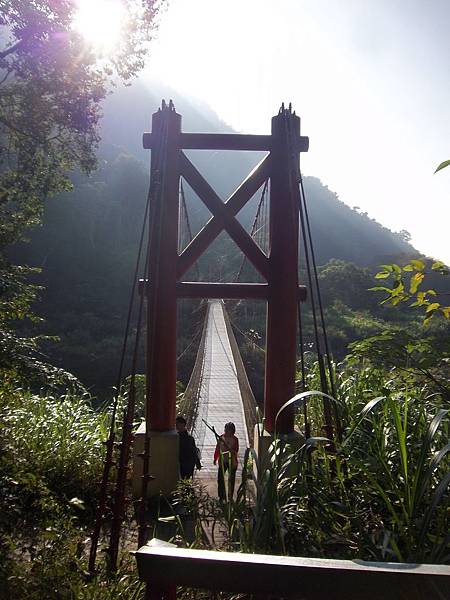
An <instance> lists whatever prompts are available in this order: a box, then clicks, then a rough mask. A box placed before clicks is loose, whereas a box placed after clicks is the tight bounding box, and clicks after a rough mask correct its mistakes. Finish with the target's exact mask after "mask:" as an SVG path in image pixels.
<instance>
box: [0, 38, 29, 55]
mask: <svg viewBox="0 0 450 600" xmlns="http://www.w3.org/2000/svg"><path fill="white" fill-rule="evenodd" d="M26 41H28V38H23V39H21V40H19V41H18V42H16V43H15V44H13V45H12V46H10V47H9V48H6V49H5V50H3V51H2V52H0V59H3V58H6V57H7V56H8V55H9V54H12V53H13V52H15V51H16V50H18V49H19V48H20V47H21V46H23V45H24V44H25V42H26Z"/></svg>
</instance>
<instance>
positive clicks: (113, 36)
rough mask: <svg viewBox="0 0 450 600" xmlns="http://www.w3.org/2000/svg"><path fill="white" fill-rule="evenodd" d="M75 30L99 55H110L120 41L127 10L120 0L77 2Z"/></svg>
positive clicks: (80, 0) (74, 21)
mask: <svg viewBox="0 0 450 600" xmlns="http://www.w3.org/2000/svg"><path fill="white" fill-rule="evenodd" d="M77 4H78V9H77V11H76V13H75V16H74V19H73V28H74V30H75V31H77V32H78V33H79V34H80V35H82V36H83V37H84V38H85V40H86V41H87V42H88V43H89V44H90V45H91V46H92V47H93V49H94V50H95V52H97V53H98V54H102V55H105V54H109V53H110V52H111V51H112V50H113V49H114V47H115V46H116V45H117V43H118V42H119V41H120V37H121V34H122V27H123V21H124V15H125V9H124V7H123V4H122V3H121V2H120V0H77Z"/></svg>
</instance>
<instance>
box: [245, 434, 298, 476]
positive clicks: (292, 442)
mask: <svg viewBox="0 0 450 600" xmlns="http://www.w3.org/2000/svg"><path fill="white" fill-rule="evenodd" d="M278 439H279V440H282V441H283V442H284V443H285V444H287V445H289V446H290V447H291V448H292V449H293V450H294V451H295V450H298V448H300V447H301V446H302V445H303V444H304V443H305V436H304V435H303V434H302V433H300V432H299V431H293V432H292V433H284V434H278ZM254 440H255V452H256V454H257V456H258V465H254V469H255V473H254V474H255V477H258V472H257V471H258V467H259V471H260V472H261V473H263V472H264V471H266V469H269V468H270V454H269V449H270V446H271V444H272V442H273V440H274V435H273V433H269V432H268V431H266V430H265V429H264V430H263V431H262V432H261V433H259V427H258V425H255V435H254ZM292 468H293V469H294V468H296V465H295V463H293V464H292Z"/></svg>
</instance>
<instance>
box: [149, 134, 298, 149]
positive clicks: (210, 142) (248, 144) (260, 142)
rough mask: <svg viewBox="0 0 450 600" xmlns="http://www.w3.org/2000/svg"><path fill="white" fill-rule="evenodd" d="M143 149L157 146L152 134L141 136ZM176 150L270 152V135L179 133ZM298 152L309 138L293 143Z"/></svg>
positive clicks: (156, 139)
mask: <svg viewBox="0 0 450 600" xmlns="http://www.w3.org/2000/svg"><path fill="white" fill-rule="evenodd" d="M142 143H143V145H144V148H146V149H147V150H152V149H153V148H154V147H156V146H157V144H158V138H157V136H155V135H154V134H153V133H144V134H143V136H142ZM175 143H176V145H177V147H178V148H180V149H181V148H183V149H185V150H250V151H251V150H253V151H267V150H272V136H270V135H242V134H238V133H180V135H179V136H178V138H177V139H176V140H175ZM294 146H295V147H296V148H297V150H298V152H307V151H308V148H309V138H307V137H305V136H299V137H298V138H297V139H296V140H295V141H294Z"/></svg>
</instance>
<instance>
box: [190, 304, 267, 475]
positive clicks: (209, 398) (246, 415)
mask: <svg viewBox="0 0 450 600" xmlns="http://www.w3.org/2000/svg"><path fill="white" fill-rule="evenodd" d="M200 356H201V369H200V376H199V377H198V379H197V381H192V383H191V382H190V384H189V385H188V389H187V390H186V393H187V394H189V393H192V390H189V386H192V385H194V386H196V387H197V389H196V393H195V398H196V401H195V403H194V404H193V411H192V413H193V414H192V415H191V429H192V434H193V435H194V438H195V440H196V442H197V446H198V448H199V449H200V451H201V455H202V464H203V468H202V470H201V471H200V472H197V475H196V477H197V478H199V479H203V480H206V479H209V480H210V479H215V478H216V476H217V467H216V466H214V465H213V457H214V449H215V446H216V439H215V436H214V434H213V432H212V431H211V430H210V429H208V427H207V426H206V424H205V422H204V421H207V423H208V424H210V425H214V427H215V429H216V431H217V432H218V433H219V434H221V433H223V427H224V424H225V423H227V422H228V421H232V422H233V423H234V424H235V426H236V435H237V437H238V438H239V467H238V473H239V472H240V469H241V468H242V464H243V460H244V454H245V449H246V448H248V447H249V445H250V440H251V437H252V431H253V427H254V423H255V420H256V403H255V400H254V397H253V394H252V392H251V389H250V385H249V383H248V380H247V376H246V375H245V370H244V367H243V365H242V359H241V357H240V354H239V351H238V349H237V344H236V340H235V338H234V334H233V331H232V329H231V326H230V324H229V321H228V316H227V314H226V310H225V306H224V303H223V301H222V300H210V301H209V302H208V310H207V315H206V322H205V330H204V335H203V348H202V347H200V349H199V357H200ZM196 366H197V369H198V368H199V365H196ZM194 370H195V369H194Z"/></svg>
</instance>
